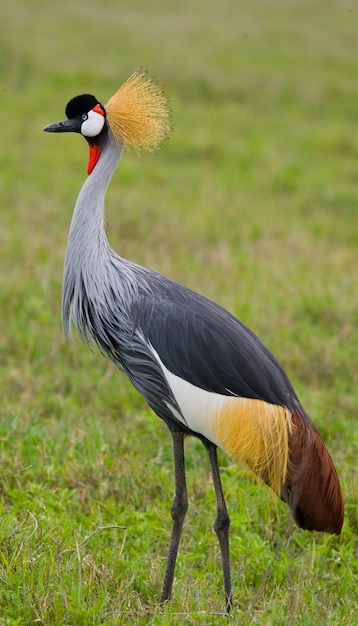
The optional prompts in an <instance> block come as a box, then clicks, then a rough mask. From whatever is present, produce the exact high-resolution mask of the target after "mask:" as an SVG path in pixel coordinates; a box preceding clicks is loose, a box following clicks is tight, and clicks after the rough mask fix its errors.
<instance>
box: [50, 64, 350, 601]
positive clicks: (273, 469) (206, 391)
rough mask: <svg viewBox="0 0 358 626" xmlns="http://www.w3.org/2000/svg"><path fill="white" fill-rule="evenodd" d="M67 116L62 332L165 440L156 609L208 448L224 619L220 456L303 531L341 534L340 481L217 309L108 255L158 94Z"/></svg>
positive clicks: (163, 105) (160, 116)
mask: <svg viewBox="0 0 358 626" xmlns="http://www.w3.org/2000/svg"><path fill="white" fill-rule="evenodd" d="M66 116H67V119H65V120H64V121H61V122H56V123H54V124H49V125H48V126H46V127H45V128H44V130H45V131H48V132H53V133H62V132H75V133H80V134H81V135H83V137H84V138H85V139H86V140H87V142H88V144H89V162H88V170H87V171H88V177H87V179H86V181H85V183H84V185H83V187H82V189H81V191H80V194H79V196H78V199H77V202H76V205H75V209H74V213H73V217H72V222H71V227H70V233H69V239H68V245H67V251H66V259H65V268H64V279H63V300H62V316H63V326H64V332H65V334H66V335H68V334H69V333H70V332H71V329H72V327H74V328H75V329H76V330H77V332H78V334H79V335H80V336H81V337H82V338H83V339H84V341H85V342H87V343H90V344H91V345H95V346H96V347H97V348H98V349H99V350H100V352H102V353H103V354H104V355H105V356H107V357H108V358H109V359H111V360H112V361H113V362H114V363H115V364H116V365H117V366H118V367H119V369H120V370H122V371H123V372H125V373H126V374H127V376H128V377H129V379H130V380H131V382H132V383H133V385H134V387H135V388H136V389H137V390H138V391H139V393H141V394H142V396H144V398H145V399H146V401H147V402H148V404H149V406H150V407H151V408H152V409H153V411H154V412H155V413H156V414H157V415H158V416H159V417H160V418H162V419H163V420H164V421H165V423H166V424H167V426H168V428H169V430H170V432H171V435H172V438H173V446H174V468H175V497H174V501H173V505H172V508H171V514H172V520H173V521H172V532H171V538H170V546H169V553H168V559H167V566H166V573H165V578H164V585H163V590H162V596H161V600H162V601H163V602H164V601H165V600H168V599H169V598H170V595H171V591H172V584H173V577H174V568H175V561H176V556H177V551H178V546H179V541H180V535H181V531H182V527H183V522H184V517H185V514H186V511H187V507H188V500H187V491H186V481H185V467H184V438H185V437H186V436H187V435H194V436H195V437H198V438H199V439H200V440H201V442H202V443H203V445H204V447H205V448H206V450H207V452H208V455H209V460H210V465H211V471H212V476H213V483H214V488H215V494H216V501H217V518H216V521H215V524H214V529H215V531H216V533H217V536H218V539H219V543H220V549H221V556H222V567H223V575H224V586H225V595H226V610H227V611H229V610H230V608H231V607H232V587H231V580H230V556H229V524H230V520H229V515H228V511H227V508H226V504H225V499H224V495H223V490H222V486H221V481H220V473H219V467H218V460H217V447H220V448H221V449H222V450H224V451H225V452H226V453H227V454H228V455H230V457H231V458H232V459H233V460H234V461H237V462H245V463H246V464H247V466H248V467H249V468H250V469H251V470H253V472H255V474H256V475H257V476H258V477H259V478H261V479H262V480H263V481H264V482H265V483H267V485H269V486H270V487H271V488H272V489H273V491H274V492H275V493H276V494H277V495H278V496H279V497H280V498H281V499H282V500H284V501H285V502H286V503H287V504H288V505H289V507H290V509H291V512H292V515H293V518H294V520H295V522H296V523H297V525H298V526H299V527H301V528H304V529H308V530H317V531H323V532H328V533H336V534H339V533H340V532H341V528H342V524H343V516H344V509H343V498H342V492H341V488H340V484H339V480H338V477H337V473H336V470H335V467H334V465H333V461H332V459H331V457H330V455H329V453H328V451H327V449H326V447H325V445H324V443H323V441H322V439H321V437H320V435H319V433H318V432H317V430H316V428H315V427H314V425H313V423H312V422H311V420H310V419H309V417H308V415H307V414H306V412H305V411H304V409H303V407H302V405H301V404H300V402H299V400H298V398H297V395H296V393H295V391H294V389H293V387H292V385H291V383H290V381H289V380H288V378H287V376H286V375H285V373H284V371H283V370H282V368H281V366H280V365H279V363H278V362H277V361H276V359H275V358H274V357H273V356H272V354H271V353H270V352H269V350H268V349H267V348H266V347H265V346H264V345H263V344H262V343H261V341H260V340H259V339H258V337H257V336H256V335H255V334H254V333H253V332H252V331H251V330H250V329H249V328H247V327H246V326H245V325H244V324H242V323H241V322H240V321H239V320H237V319H236V318H235V317H233V316H232V315H231V314H230V313H228V312H227V311H226V310H224V309H223V308H221V307H220V306H218V305H217V304H215V303H214V302H211V301H210V300H208V299H206V298H205V297H203V296H202V295H199V294H197V293H195V292H194V291H191V290H190V289H188V288H186V287H183V286H182V285H180V284H178V283H176V282H174V281H173V280H170V279H169V278H166V277H165V276H162V275H161V274H159V273H157V272H154V271H152V270H150V269H147V268H144V267H141V266H139V265H136V264H134V263H131V262H130V261H127V260H125V259H123V258H121V257H120V256H118V255H117V254H116V253H115V252H114V251H113V250H112V249H111V248H110V246H109V243H108V240H107V237H106V232H105V228H104V197H105V193H106V190H107V187H108V185H109V182H110V180H111V177H112V174H113V172H114V170H115V168H116V166H117V164H118V162H119V160H120V158H121V156H122V153H123V149H124V146H125V145H129V146H132V147H134V148H135V149H138V150H141V149H143V148H144V149H153V148H156V147H157V146H159V145H160V143H161V142H162V140H163V139H165V137H166V136H167V135H168V133H169V131H170V120H169V109H168V105H167V100H166V98H165V96H164V95H163V92H162V90H161V89H160V87H159V86H158V85H157V84H156V83H155V82H154V81H152V80H151V79H150V78H149V77H148V76H147V75H146V74H145V73H144V72H141V71H137V72H135V73H134V74H133V75H132V76H131V77H130V78H129V79H128V80H127V82H126V83H125V84H124V85H123V86H122V87H121V88H120V89H119V90H118V91H117V93H116V94H115V95H114V96H113V97H112V98H111V99H110V100H109V102H108V103H107V105H106V106H103V105H102V104H101V103H100V102H98V100H97V98H95V97H94V96H93V95H89V94H82V95H79V96H76V97H74V98H73V99H72V100H70V101H69V103H68V104H67V106H66Z"/></svg>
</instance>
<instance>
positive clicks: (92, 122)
mask: <svg viewBox="0 0 358 626" xmlns="http://www.w3.org/2000/svg"><path fill="white" fill-rule="evenodd" d="M82 120H83V121H82V124H81V133H82V135H84V136H85V137H97V135H99V134H100V132H101V130H102V129H103V126H104V123H105V117H104V115H103V114H102V113H97V111H94V110H93V109H92V110H91V111H89V112H88V113H84V114H83V115H82Z"/></svg>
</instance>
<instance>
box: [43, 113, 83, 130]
mask: <svg viewBox="0 0 358 626" xmlns="http://www.w3.org/2000/svg"><path fill="white" fill-rule="evenodd" d="M81 123H82V120H81V118H78V117H74V118H73V119H71V120H69V119H67V120H62V122H54V123H53V124H48V125H47V126H45V128H43V129H42V130H45V131H46V132H47V133H80V132H81Z"/></svg>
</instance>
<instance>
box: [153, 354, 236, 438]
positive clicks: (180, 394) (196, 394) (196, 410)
mask: <svg viewBox="0 0 358 626" xmlns="http://www.w3.org/2000/svg"><path fill="white" fill-rule="evenodd" d="M150 349H151V350H152V352H153V354H154V356H155V358H156V359H157V361H158V363H159V365H160V367H161V369H162V371H163V374H164V376H165V378H166V380H167V382H168V385H169V387H170V388H171V390H172V392H173V395H174V397H175V399H176V401H177V403H178V405H179V407H180V411H181V413H182V414H180V413H178V411H177V410H176V409H175V408H174V407H173V406H172V405H170V404H168V408H169V409H170V410H171V411H172V413H173V415H174V416H175V418H176V419H177V420H179V421H180V422H181V423H182V424H184V425H185V426H187V427H188V428H190V430H192V431H194V432H195V433H200V434H201V435H204V437H206V438H207V439H209V441H212V443H215V444H216V445H220V443H219V442H218V441H216V438H215V436H214V433H213V423H214V421H215V417H216V415H218V414H220V412H221V409H222V407H223V406H224V405H225V404H227V402H228V400H230V398H228V397H227V396H222V395H220V394H218V393H213V392H210V391H205V389H200V387H196V386H195V385H193V384H192V383H189V382H187V381H186V380H183V379H182V378H180V377H179V376H176V375H175V374H172V372H170V371H169V370H168V369H167V368H166V367H165V365H164V364H163V363H162V361H161V359H160V357H159V355H158V353H157V352H156V350H155V349H154V348H153V346H150ZM183 417H184V419H183Z"/></svg>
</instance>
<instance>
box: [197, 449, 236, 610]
mask: <svg viewBox="0 0 358 626" xmlns="http://www.w3.org/2000/svg"><path fill="white" fill-rule="evenodd" d="M203 443H204V445H205V447H206V449H207V451H208V454H209V459H210V465H211V472H212V475H213V482H214V488H215V495H216V504H217V518H216V520H215V523H214V530H215V532H216V534H217V536H218V539H219V543H220V550H221V560H222V566H223V574H224V586H225V597H226V612H227V613H229V612H230V610H231V609H232V588H231V575H230V550H229V528H230V517H229V514H228V510H227V507H226V503H225V498H224V493H223V488H222V485H221V478H220V471H219V465H218V456H217V449H216V445H215V444H213V443H211V442H210V441H208V440H207V439H205V440H203Z"/></svg>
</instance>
